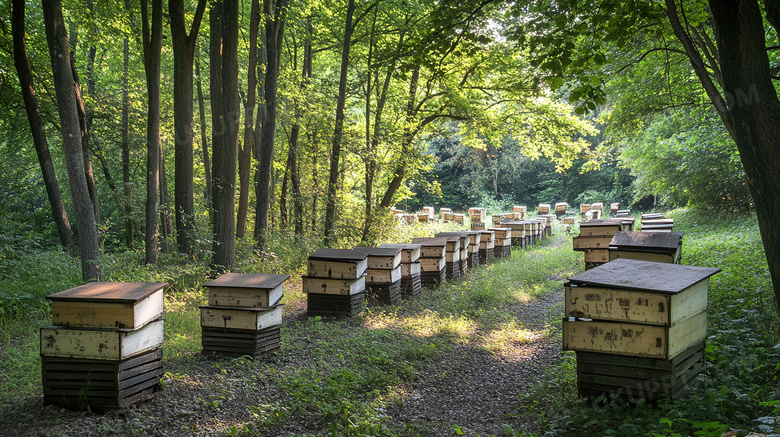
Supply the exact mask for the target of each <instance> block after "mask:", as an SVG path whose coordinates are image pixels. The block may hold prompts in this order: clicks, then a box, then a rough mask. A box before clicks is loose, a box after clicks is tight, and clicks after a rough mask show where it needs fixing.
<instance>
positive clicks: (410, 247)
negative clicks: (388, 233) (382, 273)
mask: <svg viewBox="0 0 780 437" xmlns="http://www.w3.org/2000/svg"><path fill="white" fill-rule="evenodd" d="M379 247H398V248H400V249H401V296H402V297H403V296H418V295H419V294H420V292H421V290H422V281H421V277H420V274H421V272H422V270H421V266H420V253H421V252H422V246H421V245H419V244H382V245H381V246H379Z"/></svg>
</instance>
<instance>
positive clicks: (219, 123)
mask: <svg viewBox="0 0 780 437" xmlns="http://www.w3.org/2000/svg"><path fill="white" fill-rule="evenodd" d="M209 23H210V26H209V27H210V29H211V34H210V37H209V94H210V96H211V97H210V99H209V101H210V102H211V150H212V155H211V156H212V158H214V159H215V156H214V155H215V154H216V153H217V151H220V150H222V149H223V146H222V142H223V136H224V135H225V120H224V110H223V108H222V2H221V1H217V2H214V3H213V4H212V6H211V12H210V16H209ZM214 159H212V162H211V166H210V167H211V191H210V195H209V196H210V198H211V206H212V209H211V221H212V226H213V229H216V222H217V218H216V216H217V212H216V211H215V210H214V208H216V205H215V204H214V193H215V192H216V187H215V185H216V184H217V183H218V182H217V175H215V174H214V162H213V161H214ZM204 165H205V164H204Z"/></svg>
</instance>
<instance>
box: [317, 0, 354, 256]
mask: <svg viewBox="0 0 780 437" xmlns="http://www.w3.org/2000/svg"><path fill="white" fill-rule="evenodd" d="M354 13H355V0H349V3H348V4H347V11H346V17H345V19H344V40H343V42H342V48H341V74H340V76H339V94H338V98H337V100H336V123H335V128H334V131H333V141H332V143H331V150H330V173H329V176H328V191H327V199H326V201H325V202H326V203H325V231H324V235H323V244H324V245H325V246H326V247H328V246H330V244H331V242H332V241H333V232H334V229H333V228H334V224H335V219H336V184H337V183H338V177H339V158H340V155H341V137H342V135H343V132H344V107H345V106H346V101H347V72H348V69H349V49H350V47H351V46H352V32H353V31H354V29H355V23H353V22H352V14H354Z"/></svg>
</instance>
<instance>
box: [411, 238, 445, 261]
mask: <svg viewBox="0 0 780 437" xmlns="http://www.w3.org/2000/svg"><path fill="white" fill-rule="evenodd" d="M412 243H415V244H420V245H421V246H422V247H421V252H420V258H443V257H444V253H445V252H446V251H447V239H446V238H444V237H441V238H436V237H417V238H413V239H412Z"/></svg>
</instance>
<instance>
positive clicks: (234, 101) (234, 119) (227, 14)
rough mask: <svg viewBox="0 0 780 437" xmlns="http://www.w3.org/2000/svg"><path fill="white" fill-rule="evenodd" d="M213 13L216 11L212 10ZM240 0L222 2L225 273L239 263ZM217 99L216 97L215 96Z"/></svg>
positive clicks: (218, 229) (218, 232)
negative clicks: (237, 209)
mask: <svg viewBox="0 0 780 437" xmlns="http://www.w3.org/2000/svg"><path fill="white" fill-rule="evenodd" d="M212 13H213V10H212ZM238 25H239V23H238V0H224V1H223V2H222V25H221V27H222V75H221V76H222V109H223V111H224V113H223V120H224V122H223V135H222V139H221V141H220V142H219V147H217V143H216V142H215V143H214V186H213V189H214V193H213V199H214V259H213V261H212V262H213V264H214V266H215V267H216V268H217V269H218V270H221V271H227V270H230V269H232V268H233V266H234V265H235V262H236V234H235V227H236V226H235V225H236V222H235V203H234V196H235V191H236V187H235V185H236V165H237V163H238V128H239V126H238V124H239V118H240V117H238V114H239V101H238ZM212 98H213V96H212Z"/></svg>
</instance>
